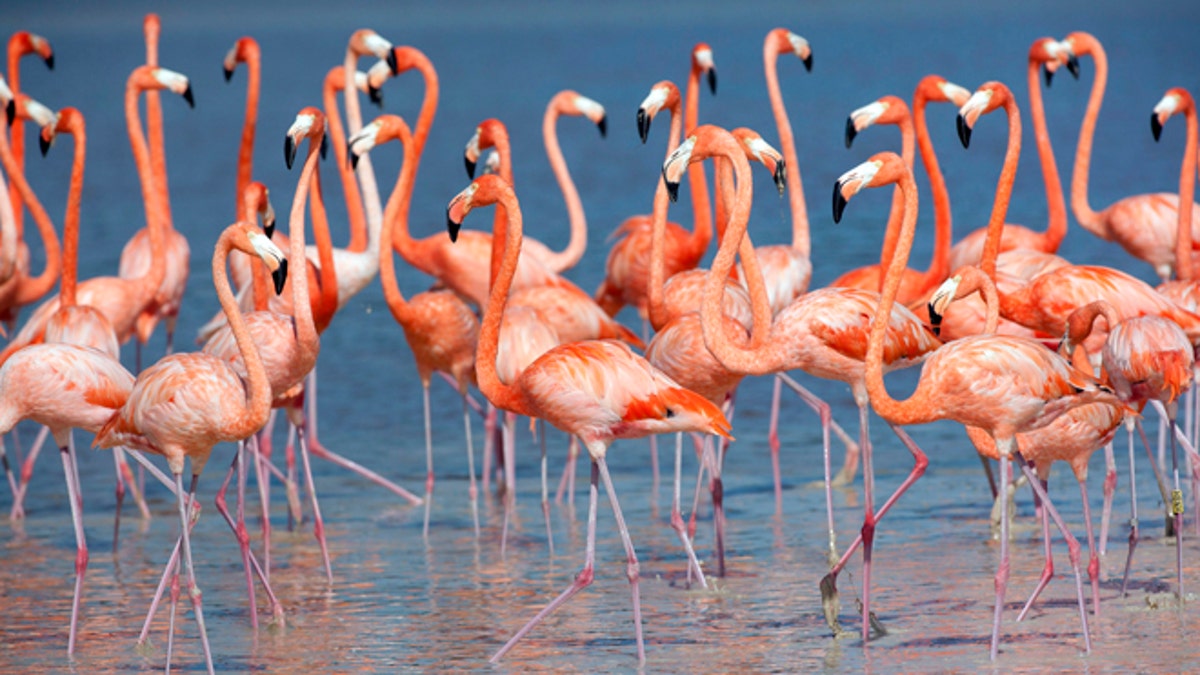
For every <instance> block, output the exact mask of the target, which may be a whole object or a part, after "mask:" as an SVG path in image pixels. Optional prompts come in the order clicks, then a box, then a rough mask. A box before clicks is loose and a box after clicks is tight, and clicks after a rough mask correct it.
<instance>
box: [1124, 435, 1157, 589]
mask: <svg viewBox="0 0 1200 675" xmlns="http://www.w3.org/2000/svg"><path fill="white" fill-rule="evenodd" d="M1125 430H1126V431H1127V432H1128V434H1129V509H1130V515H1129V552H1128V553H1127V554H1125V573H1124V574H1123V575H1122V578H1121V597H1125V590H1126V589H1127V588H1128V587H1129V567H1130V565H1131V564H1133V551H1134V549H1136V548H1137V543H1138V539H1139V537H1138V517H1137V468H1136V467H1137V463H1136V462H1135V461H1134V452H1133V427H1132V425H1131V424H1130V423H1129V422H1128V421H1127V422H1126V424H1125ZM1149 448H1150V446H1146V451H1147V452H1149Z"/></svg>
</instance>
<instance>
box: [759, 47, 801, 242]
mask: <svg viewBox="0 0 1200 675" xmlns="http://www.w3.org/2000/svg"><path fill="white" fill-rule="evenodd" d="M779 54H780V47H779V46H778V45H777V44H776V43H774V41H773V40H772V39H771V36H770V35H768V36H767V40H766V42H765V43H764V44H763V70H764V71H765V73H766V77H767V95H768V96H769V97H770V99H771V113H772V114H773V115H775V127H776V129H777V130H778V132H779V145H780V150H781V151H782V152H783V161H785V162H787V192H788V205H789V206H790V207H791V210H792V248H794V249H796V250H797V251H799V252H800V253H801V254H802V255H803V256H804V257H805V258H807V257H809V254H810V252H811V250H812V245H811V243H810V241H809V235H808V208H807V207H806V206H805V203H804V187H803V186H802V185H801V183H800V162H799V160H798V159H797V157H796V140H795V136H794V135H793V134H792V123H791V122H790V121H789V120H788V116H787V109H786V108H785V107H784V105H783V94H782V92H781V91H780V89H779V76H778V74H777V72H776V71H777V68H776V66H777V61H778V59H779Z"/></svg>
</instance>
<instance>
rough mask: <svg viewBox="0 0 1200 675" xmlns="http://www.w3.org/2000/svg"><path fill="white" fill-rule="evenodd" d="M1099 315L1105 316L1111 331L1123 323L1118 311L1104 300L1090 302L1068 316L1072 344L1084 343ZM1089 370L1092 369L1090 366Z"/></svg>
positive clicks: (1069, 335)
mask: <svg viewBox="0 0 1200 675" xmlns="http://www.w3.org/2000/svg"><path fill="white" fill-rule="evenodd" d="M1099 317H1104V321H1105V323H1107V324H1108V330H1110V331H1111V330H1112V329H1114V328H1116V327H1117V324H1119V323H1121V318H1120V316H1118V315H1117V311H1116V310H1115V309H1114V308H1113V306H1112V305H1110V304H1109V303H1108V302H1106V301H1104V300H1096V301H1095V302H1090V303H1088V304H1086V305H1084V306H1082V307H1080V308H1079V309H1077V310H1075V311H1074V312H1071V315H1070V316H1069V317H1067V338H1068V339H1069V340H1070V341H1071V344H1073V345H1077V346H1078V345H1082V344H1083V341H1084V340H1086V339H1087V338H1088V336H1089V335H1091V334H1092V330H1093V329H1094V328H1095V322H1096V319H1097V318H1099ZM1088 370H1090V366H1089V369H1088ZM1085 372H1087V371H1085Z"/></svg>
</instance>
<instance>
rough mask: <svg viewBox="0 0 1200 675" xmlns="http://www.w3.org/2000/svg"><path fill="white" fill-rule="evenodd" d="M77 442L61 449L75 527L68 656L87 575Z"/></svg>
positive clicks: (73, 644) (72, 651) (77, 622)
mask: <svg viewBox="0 0 1200 675" xmlns="http://www.w3.org/2000/svg"><path fill="white" fill-rule="evenodd" d="M74 445H75V441H74V439H73V438H71V437H68V440H67V445H65V446H63V447H62V448H59V450H60V451H61V454H62V463H63V475H64V476H65V477H66V481H67V494H68V499H69V501H70V502H71V523H72V524H73V525H74V526H75V594H74V596H73V597H72V599H71V633H70V637H68V638H67V655H68V656H70V655H72V654H74V653H75V637H76V634H77V630H78V627H79V602H80V598H81V597H82V595H83V577H84V575H85V574H87V564H88V548H87V536H86V535H85V534H84V532H83V514H82V510H83V509H82V503H83V495H82V494H81V493H80V489H79V479H78V477H77V476H78V474H77V472H76V471H75V468H74V466H73V465H74V464H75V452H74Z"/></svg>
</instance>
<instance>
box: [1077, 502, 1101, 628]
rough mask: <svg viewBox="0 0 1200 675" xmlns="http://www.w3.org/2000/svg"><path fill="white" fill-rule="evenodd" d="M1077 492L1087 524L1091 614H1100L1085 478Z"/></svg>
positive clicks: (1098, 563) (1093, 541)
mask: <svg viewBox="0 0 1200 675" xmlns="http://www.w3.org/2000/svg"><path fill="white" fill-rule="evenodd" d="M1079 494H1080V495H1081V496H1082V497H1083V522H1084V523H1085V524H1086V525H1087V538H1088V568H1087V569H1088V579H1089V580H1090V581H1091V582H1092V614H1093V615H1095V616H1100V558H1099V557H1098V556H1097V555H1096V538H1095V536H1094V535H1093V533H1092V508H1091V506H1090V505H1089V504H1088V496H1087V480H1086V479H1084V480H1081V481H1079Z"/></svg>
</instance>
